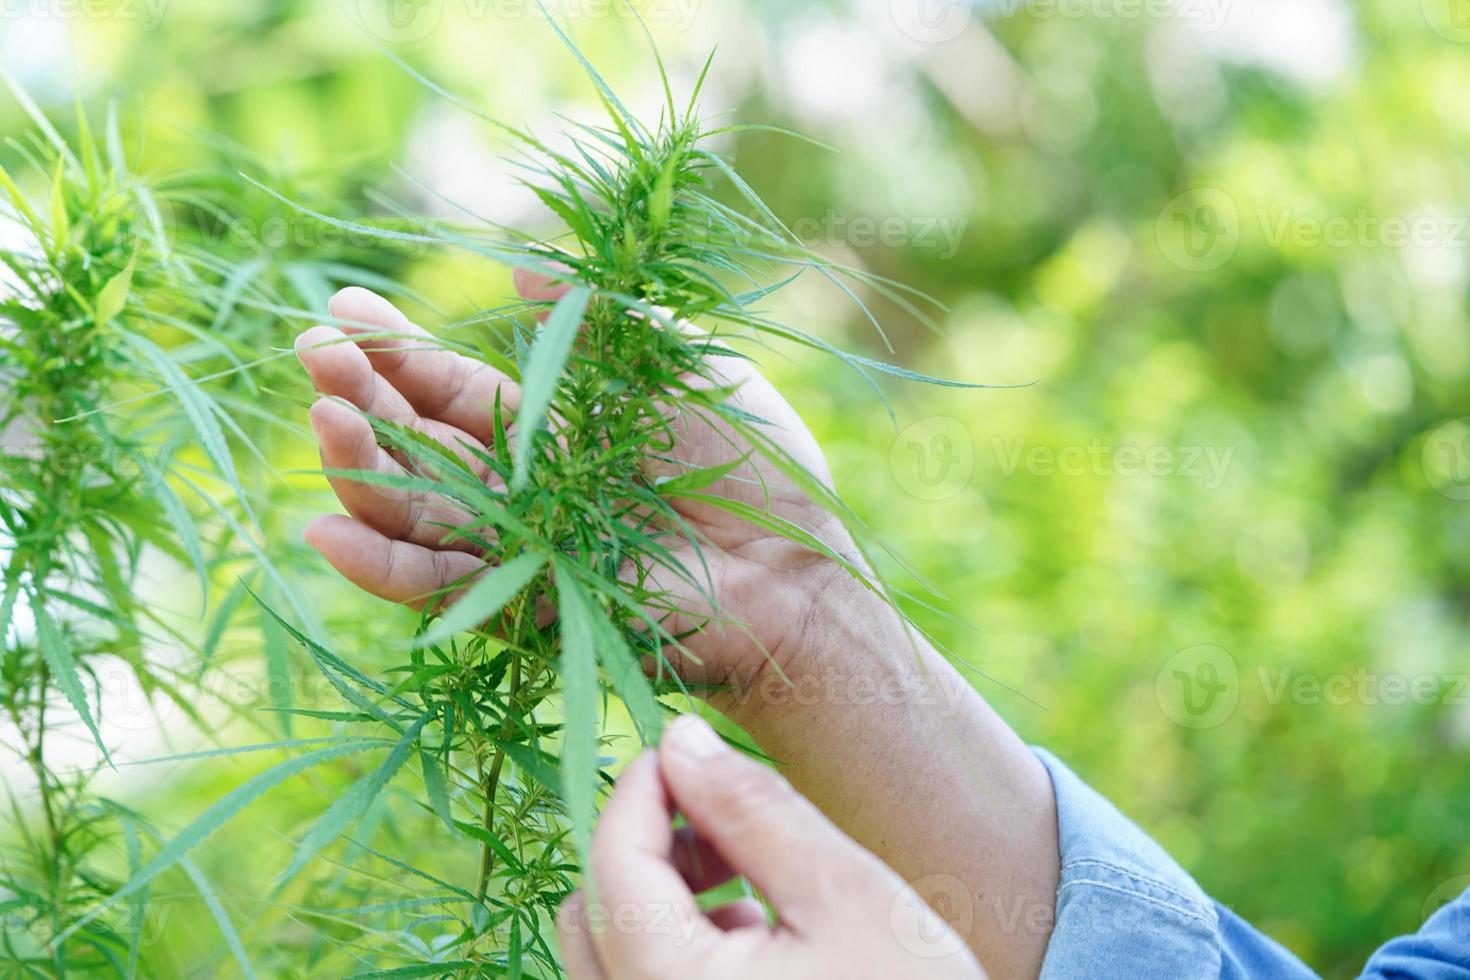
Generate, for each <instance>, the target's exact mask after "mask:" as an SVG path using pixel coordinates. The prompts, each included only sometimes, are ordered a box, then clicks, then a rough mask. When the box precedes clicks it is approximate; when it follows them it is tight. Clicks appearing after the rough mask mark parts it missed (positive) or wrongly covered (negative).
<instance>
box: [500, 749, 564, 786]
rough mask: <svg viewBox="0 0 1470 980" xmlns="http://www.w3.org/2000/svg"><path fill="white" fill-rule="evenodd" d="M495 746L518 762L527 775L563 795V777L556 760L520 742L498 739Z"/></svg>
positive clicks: (518, 766) (508, 757)
mask: <svg viewBox="0 0 1470 980" xmlns="http://www.w3.org/2000/svg"><path fill="white" fill-rule="evenodd" d="M495 747H496V748H497V749H499V750H500V751H501V752H504V753H505V757H506V758H507V759H509V760H510V761H511V762H514V763H515V764H516V768H518V769H520V770H521V771H522V772H524V773H525V774H526V775H528V776H530V777H531V778H532V779H534V780H536V782H538V783H540V784H541V785H542V786H545V787H546V788H547V789H548V790H550V791H551V792H552V793H553V794H555V795H556V796H561V795H562V793H561V785H562V783H561V777H560V776H558V775H557V772H556V760H555V759H554V758H552V757H551V756H549V755H547V754H546V753H544V752H541V751H538V750H536V749H533V748H531V747H530V746H529V745H522V744H520V743H519V742H502V741H496V743H495Z"/></svg>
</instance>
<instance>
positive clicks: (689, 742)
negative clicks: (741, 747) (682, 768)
mask: <svg viewBox="0 0 1470 980" xmlns="http://www.w3.org/2000/svg"><path fill="white" fill-rule="evenodd" d="M664 738H666V739H672V742H671V743H670V744H671V745H672V746H673V747H674V748H675V749H677V750H678V751H680V752H682V753H684V754H685V755H688V756H691V757H692V758H695V759H712V758H714V757H715V756H718V755H724V754H725V753H726V752H728V751H730V747H729V746H728V745H726V744H725V740H724V739H722V738H720V736H719V735H718V734H717V733H716V732H715V730H714V729H713V728H711V727H709V724H708V723H707V722H706V721H705V720H704V719H703V718H701V717H699V716H698V715H680V716H679V717H678V718H675V719H674V720H673V721H671V722H670V723H669V726H668V728H666V729H665V730H664Z"/></svg>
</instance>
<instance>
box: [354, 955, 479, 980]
mask: <svg viewBox="0 0 1470 980" xmlns="http://www.w3.org/2000/svg"><path fill="white" fill-rule="evenodd" d="M478 969H479V965H478V964H475V963H471V962H469V961H467V960H446V961H445V962H443V963H419V964H417V965H415V966H400V967H395V968H394V969H392V970H374V971H372V972H371V973H354V974H352V976H350V977H348V978H347V980H393V978H396V977H447V976H451V975H454V974H457V973H458V972H459V971H461V970H478Z"/></svg>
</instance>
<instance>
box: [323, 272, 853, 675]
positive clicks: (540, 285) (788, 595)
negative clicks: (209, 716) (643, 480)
mask: <svg viewBox="0 0 1470 980" xmlns="http://www.w3.org/2000/svg"><path fill="white" fill-rule="evenodd" d="M516 283H517V287H518V288H519V290H520V291H521V293H522V295H523V296H525V297H526V298H528V299H536V300H554V299H556V298H557V297H558V296H560V295H561V293H562V292H564V291H565V289H566V287H565V286H563V285H560V284H557V283H554V282H552V281H551V280H548V279H545V278H541V277H534V276H530V275H523V274H519V273H518V274H517V276H516ZM331 313H332V315H333V317H334V318H335V319H337V320H338V321H340V322H342V323H343V329H342V330H337V329H335V328H332V327H324V326H322V327H314V328H312V329H311V330H308V331H306V332H305V333H303V334H302V335H301V336H300V337H299V338H298V339H297V342H296V350H297V354H298V356H299V358H300V360H301V363H302V364H303V365H304V366H305V368H306V370H307V372H308V373H309V374H310V376H311V379H312V383H313V385H314V386H315V387H316V390H317V391H318V392H319V393H320V394H321V395H323V396H325V397H323V398H322V399H321V400H319V401H318V402H317V403H316V404H315V405H314V406H312V410H311V422H312V428H313V430H314V431H315V433H316V436H317V438H318V440H319V442H320V444H321V457H322V464H323V466H324V467H325V468H326V469H328V470H368V471H379V472H387V473H402V472H405V471H404V469H403V466H402V464H401V463H400V462H399V461H398V460H396V459H395V458H394V457H393V456H392V455H391V454H389V453H388V452H386V451H385V450H383V449H382V448H381V447H380V446H379V445H378V443H377V440H376V438H375V436H374V433H373V430H372V428H371V426H370V425H369V423H368V421H367V419H366V418H364V416H363V414H359V413H366V414H367V415H371V416H375V417H378V418H382V419H387V420H391V421H394V422H398V423H400V424H404V425H407V426H410V427H412V428H414V429H417V430H418V431H420V432H423V433H424V434H426V435H428V436H430V437H432V438H434V439H437V440H438V441H440V442H441V443H443V444H444V445H446V446H448V447H450V448H451V449H456V450H457V451H460V454H461V456H462V457H463V458H465V459H466V461H467V462H469V463H471V465H473V466H475V467H476V468H477V470H478V471H480V472H482V473H483V470H484V467H483V466H482V465H480V464H478V462H477V461H476V460H475V459H474V458H473V457H472V456H470V455H469V454H467V453H464V452H463V451H462V450H460V446H461V444H462V443H466V442H467V443H471V444H477V445H481V446H484V445H487V444H488V443H489V442H490V440H491V438H492V435H493V428H494V427H493V424H492V418H493V408H494V404H495V399H496V395H497V392H498V393H499V396H500V399H501V402H502V404H503V405H504V406H505V408H506V410H507V414H513V413H514V412H515V410H516V409H517V408H518V407H519V402H520V398H519V390H518V388H517V386H516V384H515V383H514V382H512V381H511V380H510V379H509V378H507V377H506V376H505V375H504V374H502V373H501V372H500V371H498V370H497V369H495V368H494V367H491V366H490V365H488V364H484V363H481V362H479V361H477V360H474V359H472V358H469V357H465V356H463V355H461V354H457V353H453V352H450V351H446V350H442V349H435V348H434V345H433V343H432V338H431V337H430V336H429V335H428V334H427V333H426V332H424V331H423V330H422V329H420V328H419V327H416V326H414V325H413V324H412V323H410V322H409V321H408V320H407V318H406V317H404V316H403V314H402V313H401V312H399V311H398V310H397V309H396V308H395V307H394V306H393V305H392V304H390V303H389V302H388V301H387V300H385V299H383V298H382V297H380V296H377V295H376V294H374V293H371V292H369V291H367V290H365V289H359V288H350V289H345V290H343V291H342V292H340V293H338V294H337V295H336V296H335V297H334V298H333V300H332V302H331ZM343 331H345V332H346V334H347V335H357V336H358V337H359V338H361V339H359V341H358V342H357V343H356V344H353V343H345V342H343V341H344V339H345V338H344V333H343ZM384 334H392V335H393V336H392V337H389V338H385V337H384V336H383V335H384ZM711 366H712V368H713V369H714V370H715V371H716V372H717V374H718V376H719V381H720V383H721V384H732V385H738V392H737V394H735V395H734V396H733V399H732V400H733V402H734V403H735V404H736V405H737V406H738V407H739V408H741V409H743V410H744V411H746V412H748V413H750V414H753V415H755V416H758V417H760V418H762V419H765V420H766V421H767V422H769V423H771V424H770V425H769V426H768V427H766V428H765V431H766V432H767V433H768V434H769V436H770V438H772V439H773V440H775V441H776V442H777V443H778V444H779V445H780V446H781V447H782V449H784V450H785V451H786V452H787V453H789V454H790V455H791V456H792V457H793V458H795V459H796V460H797V461H799V462H800V463H801V464H802V465H803V466H805V467H806V468H807V469H808V470H809V471H811V472H812V473H813V474H814V475H815V476H816V477H817V478H818V479H820V480H822V481H824V482H825V481H827V480H828V479H829V475H828V472H827V465H826V462H825V460H824V459H823V458H822V454H821V451H820V449H819V448H818V446H817V444H816V441H815V440H814V439H813V438H812V436H811V434H810V432H808V430H807V429H806V427H805V426H804V425H803V424H802V422H801V419H800V418H799V417H798V416H797V414H796V412H795V411H794V410H792V408H791V406H790V405H789V404H788V403H787V402H786V401H785V399H783V398H782V397H781V395H780V394H779V393H778V392H777V391H776V390H775V388H773V387H772V386H771V385H770V383H769V382H767V381H766V380H765V379H764V378H763V377H761V376H760V374H759V373H758V372H756V371H755V369H754V368H753V367H751V366H750V364H749V362H748V361H744V360H739V359H735V358H719V359H717V361H716V362H715V363H713V364H712V365H711ZM336 399H342V400H343V401H345V402H347V403H348V404H350V405H351V406H352V407H351V408H349V407H348V405H344V404H342V403H341V402H339V401H337V400H336ZM354 408H355V409H357V411H354V410H353V409H354ZM674 428H675V431H676V433H677V436H678V440H679V441H678V446H677V448H676V450H675V456H676V457H677V458H678V460H679V462H680V463H681V464H683V466H682V467H681V468H679V469H671V467H670V464H669V463H667V462H660V461H657V460H650V461H649V464H648V466H649V475H650V476H651V477H652V476H658V475H668V474H670V473H677V472H682V471H683V470H684V468H695V469H698V468H702V467H709V466H718V465H721V464H726V463H730V462H733V461H734V460H736V459H739V458H740V456H741V455H743V454H744V452H745V447H744V446H743V443H742V441H741V440H740V438H739V436H738V435H737V434H735V433H733V432H731V431H729V430H728V429H727V428H725V427H723V426H722V425H719V424H717V423H711V422H708V421H705V420H702V419H696V418H692V417H690V416H688V415H685V416H681V417H680V418H679V419H678V420H677V421H676V422H675V424H674ZM511 431H512V434H513V432H514V429H513V428H512V430H511ZM752 469H754V470H758V472H752V471H751V470H752ZM743 470H744V472H737V473H735V474H733V475H732V476H731V477H728V478H726V479H724V480H721V481H720V482H719V483H718V484H716V485H715V486H713V487H710V488H708V490H707V491H706V492H709V493H716V494H725V495H729V496H731V497H737V498H739V499H741V500H742V501H743V502H745V503H748V504H752V505H755V506H769V509H770V511H771V512H773V513H775V514H777V515H778V516H780V517H782V518H784V519H786V520H788V521H791V522H793V523H795V524H798V525H800V526H802V527H804V528H806V529H807V530H808V531H810V532H812V533H813V534H816V535H817V536H818V537H819V538H821V539H822V540H823V541H824V542H825V543H826V544H828V546H830V547H832V548H833V549H834V550H836V551H839V552H847V553H851V552H852V550H853V548H852V542H851V539H850V538H849V537H848V536H847V533H846V531H845V530H844V529H843V528H842V526H841V523H840V522H839V521H837V520H836V519H834V518H832V517H831V516H830V515H829V514H827V513H826V512H825V511H824V510H823V509H822V508H821V507H819V506H817V505H816V504H814V503H813V502H811V501H810V500H809V499H807V497H806V496H805V495H804V494H803V493H801V492H800V491H799V490H797V489H796V488H794V487H792V486H791V485H790V484H789V482H788V481H787V480H786V479H785V478H784V477H783V476H782V475H781V474H780V472H779V471H777V470H776V468H775V467H772V466H770V465H768V464H765V463H764V462H762V461H760V459H759V458H758V457H752V461H751V462H750V463H749V464H747V467H744V468H743ZM331 482H332V487H333V489H334V490H335V491H336V493H337V496H338V498H339V499H340V500H341V502H342V504H343V506H344V507H345V508H346V510H347V515H348V516H346V517H343V516H340V515H332V516H326V517H321V518H318V519H317V520H315V521H313V522H312V523H311V525H310V526H309V527H308V528H307V539H308V540H309V541H310V542H311V544H312V545H314V546H315V547H316V548H317V549H318V550H319V551H320V552H321V553H322V554H323V555H324V556H325V557H326V558H327V560H328V561H330V562H331V563H332V564H333V565H334V566H335V567H336V568H337V569H338V571H340V572H341V573H342V574H343V575H344V576H346V577H347V578H348V579H349V580H351V581H352V582H354V583H356V584H357V585H358V586H360V587H362V588H364V589H366V590H367V591H369V592H372V593H373V594H375V595H378V596H381V597H383V598H385V599H390V600H393V601H397V602H407V603H410V604H421V603H422V602H423V601H424V600H425V599H426V598H427V597H430V596H432V595H434V594H435V593H436V592H438V591H439V590H442V589H443V588H444V587H445V586H447V585H449V584H451V583H453V582H455V581H457V580H459V579H462V578H464V577H465V576H467V575H472V574H474V573H475V572H476V571H478V570H480V569H482V568H483V567H484V562H483V561H482V559H481V557H480V556H479V555H478V554H476V553H475V552H474V549H473V548H471V547H470V546H469V545H467V544H466V543H465V542H463V541H447V540H446V536H447V533H448V532H447V531H446V530H445V528H446V526H448V527H454V526H457V525H461V524H464V523H466V522H467V521H468V520H469V515H466V514H464V513H460V512H456V510H455V508H454V507H453V506H452V505H451V504H449V502H448V501H446V500H443V499H442V498H436V497H433V496H428V495H424V494H414V493H406V492H403V491H399V490H396V489H392V488H388V487H382V486H376V485H369V484H365V483H360V482H356V481H352V480H348V479H343V478H338V477H333V478H332V479H331ZM767 491H769V497H767V496H766V494H767ZM767 501H768V503H767ZM674 506H675V507H676V508H677V509H678V510H679V511H680V514H681V516H682V517H683V518H684V519H685V520H686V521H687V522H688V523H689V524H690V526H691V527H692V528H693V529H694V531H695V532H696V533H697V534H698V535H699V536H700V537H701V538H702V539H704V541H705V542H706V543H705V545H704V549H703V550H704V554H703V559H704V563H705V565H706V566H707V567H708V568H709V573H710V582H711V583H712V584H713V586H714V592H715V596H716V598H717V600H718V603H719V612H718V617H717V618H716V619H714V620H713V621H711V620H710V615H711V610H710V609H709V608H708V603H707V600H704V599H703V598H702V597H700V595H699V593H698V591H697V590H696V589H695V588H694V587H693V586H691V585H690V584H689V583H687V582H685V581H683V580H682V579H681V578H679V577H677V576H675V575H672V574H667V573H664V574H659V570H657V569H656V570H655V574H654V578H655V583H656V585H657V586H659V587H662V588H665V589H668V590H669V591H670V593H672V595H673V601H674V605H675V606H676V607H678V608H680V609H682V610H685V611H686V614H685V615H679V616H675V617H674V618H673V621H671V622H670V623H669V624H668V625H669V629H670V631H671V632H672V633H675V634H683V633H687V632H689V631H690V630H691V629H698V630H699V631H698V632H697V633H696V634H695V635H693V636H691V637H690V638H689V639H687V640H686V641H685V643H686V646H687V648H688V650H689V651H690V653H692V654H693V657H692V658H685V659H681V658H679V657H677V655H676V656H675V660H676V663H675V666H676V668H677V669H678V670H679V672H680V675H681V677H682V678H683V679H684V680H685V681H686V682H687V683H690V684H697V685H727V686H731V687H733V688H734V689H736V690H748V689H749V687H750V685H752V684H753V683H754V680H755V677H756V676H757V675H758V674H760V673H761V671H762V670H763V668H764V667H765V666H766V664H767V663H772V662H773V663H775V664H777V665H778V666H779V669H780V671H781V672H782V673H783V675H789V674H790V673H791V672H792V671H793V669H794V667H795V662H796V661H797V660H798V659H799V658H800V653H801V651H802V650H803V649H804V648H805V647H806V646H807V644H806V642H805V637H804V636H803V635H802V634H803V630H804V628H805V627H806V626H807V625H808V624H810V623H812V622H814V620H815V619H816V617H815V616H814V615H813V608H814V606H815V605H816V604H818V603H819V602H821V601H823V597H824V596H826V595H827V594H828V593H829V585H830V583H831V582H832V580H833V579H834V578H840V577H843V576H845V573H844V572H842V571H841V570H840V569H839V568H838V567H837V566H836V564H835V563H834V562H831V561H830V560H828V559H826V558H823V557H822V556H820V555H818V554H816V553H814V552H812V551H810V550H808V549H807V548H805V547H803V546H800V545H797V544H794V543H792V542H791V541H789V540H787V539H786V538H783V537H781V536H779V535H776V534H773V533H771V532H769V531H767V530H764V529H762V528H759V527H756V526H754V525H752V524H749V523H747V522H745V521H742V520H739V519H737V518H735V517H733V516H731V515H730V514H729V513H727V512H726V511H723V510H721V509H719V508H717V507H713V506H710V505H707V504H700V503H697V502H690V501H684V500H676V501H674ZM671 543H672V539H671ZM675 554H676V558H678V559H680V560H682V562H683V563H684V565H685V567H689V568H699V567H701V566H700V560H699V558H697V557H696V556H695V555H694V553H693V550H692V547H691V546H690V545H689V544H688V543H687V542H683V543H682V544H680V545H679V547H678V548H676V549H675ZM701 626H703V627H704V628H703V629H699V627H701Z"/></svg>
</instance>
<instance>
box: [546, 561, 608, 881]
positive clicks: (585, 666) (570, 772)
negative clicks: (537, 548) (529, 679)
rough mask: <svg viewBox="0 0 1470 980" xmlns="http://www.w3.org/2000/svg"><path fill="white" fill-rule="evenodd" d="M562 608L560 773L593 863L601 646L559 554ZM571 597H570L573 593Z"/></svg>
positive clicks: (580, 845)
mask: <svg viewBox="0 0 1470 980" xmlns="http://www.w3.org/2000/svg"><path fill="white" fill-rule="evenodd" d="M555 569H556V584H557V593H558V595H557V598H558V609H559V610H560V615H561V627H562V631H561V680H562V702H563V707H564V710H565V712H566V726H565V727H564V728H563V729H562V750H561V768H562V771H561V778H562V790H563V793H564V794H565V798H566V804H567V816H568V818H569V819H570V822H571V825H572V839H573V840H574V841H575V842H576V845H577V853H578V855H579V856H580V858H581V860H582V866H583V867H584V868H587V869H589V880H588V882H587V884H588V887H589V888H590V887H592V882H591V880H590V860H589V859H590V856H591V849H592V823H593V821H594V820H595V819H596V816H597V813H596V810H597V796H596V791H597V729H598V700H599V698H598V689H597V646H596V641H595V639H594V638H593V632H592V630H593V626H592V620H591V615H590V612H589V610H588V608H587V603H586V602H585V600H582V599H581V598H580V596H581V592H580V589H579V588H578V586H577V584H576V580H577V576H576V573H575V571H573V570H572V568H571V567H570V566H569V565H568V563H567V562H566V561H565V560H564V559H560V558H559V559H556V562H555ZM569 597H570V598H569Z"/></svg>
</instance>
